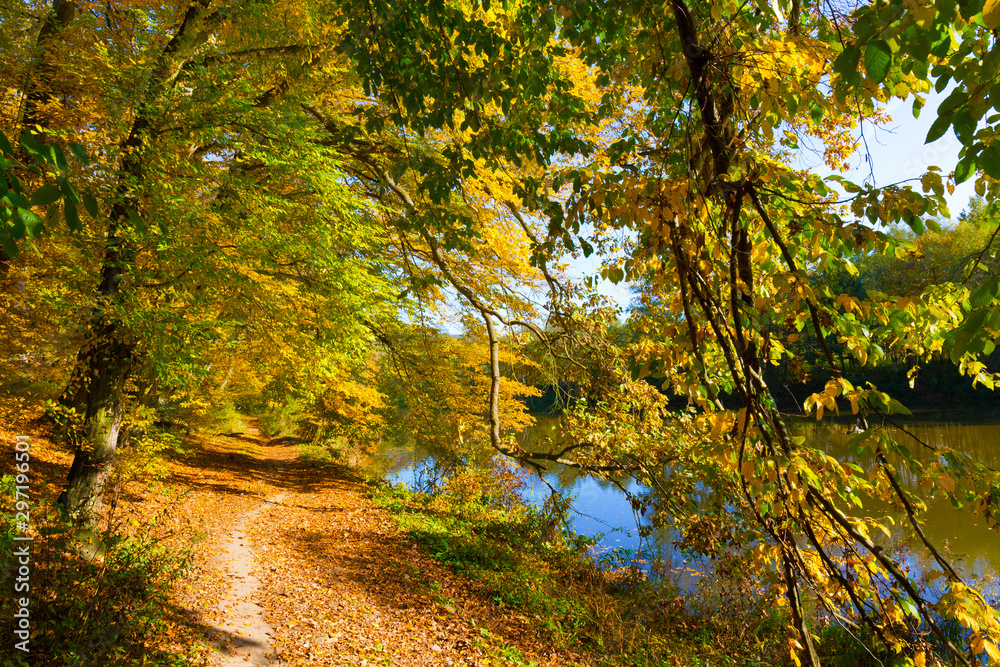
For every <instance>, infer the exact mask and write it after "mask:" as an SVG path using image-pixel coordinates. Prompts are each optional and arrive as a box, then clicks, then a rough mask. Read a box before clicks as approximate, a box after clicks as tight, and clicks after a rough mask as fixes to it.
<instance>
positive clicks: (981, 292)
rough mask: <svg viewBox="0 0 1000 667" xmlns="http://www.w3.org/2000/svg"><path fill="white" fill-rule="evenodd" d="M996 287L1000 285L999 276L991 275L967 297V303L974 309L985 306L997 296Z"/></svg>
mask: <svg viewBox="0 0 1000 667" xmlns="http://www.w3.org/2000/svg"><path fill="white" fill-rule="evenodd" d="M998 287H1000V276H993V277H992V278H990V279H989V280H987V281H986V282H984V283H983V284H982V285H980V286H979V287H977V288H976V291H975V292H973V293H972V296H970V297H969V305H970V306H972V307H973V308H976V309H978V308H985V307H986V306H988V305H989V303H990V302H991V301H993V299H995V298H996V297H997V291H998V289H997V288H998Z"/></svg>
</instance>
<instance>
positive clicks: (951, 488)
mask: <svg viewBox="0 0 1000 667" xmlns="http://www.w3.org/2000/svg"><path fill="white" fill-rule="evenodd" d="M938 486H940V487H941V488H942V489H944V490H945V491H947V492H948V493H954V492H955V478H954V477H952V476H951V475H949V474H948V473H946V472H943V473H941V474H940V475H938ZM977 653H978V651H977Z"/></svg>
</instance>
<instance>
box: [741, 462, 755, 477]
mask: <svg viewBox="0 0 1000 667" xmlns="http://www.w3.org/2000/svg"><path fill="white" fill-rule="evenodd" d="M740 474H741V475H743V477H744V478H746V479H752V478H753V461H744V462H743V466H742V467H741V468H740Z"/></svg>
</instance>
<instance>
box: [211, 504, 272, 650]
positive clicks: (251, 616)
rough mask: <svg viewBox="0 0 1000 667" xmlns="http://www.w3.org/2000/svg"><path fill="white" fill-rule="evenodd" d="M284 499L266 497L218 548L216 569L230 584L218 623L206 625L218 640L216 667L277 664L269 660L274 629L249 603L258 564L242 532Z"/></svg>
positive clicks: (255, 585)
mask: <svg viewBox="0 0 1000 667" xmlns="http://www.w3.org/2000/svg"><path fill="white" fill-rule="evenodd" d="M284 496H285V494H284V493H281V494H278V495H276V496H274V497H272V498H269V499H268V501H267V502H266V503H263V504H261V505H260V506H258V507H257V508H256V509H255V510H253V511H252V512H251V513H250V514H247V515H245V516H244V517H243V521H241V522H240V523H239V524H238V525H237V526H235V527H234V528H233V532H232V533H231V534H230V535H229V537H228V539H227V540H226V541H225V542H224V543H223V545H222V550H223V555H221V556H220V558H219V560H218V566H219V567H220V568H223V570H224V572H225V574H226V576H228V577H229V578H230V580H231V581H232V588H231V589H230V591H229V592H228V594H227V595H226V596H225V597H224V598H222V599H221V600H220V601H219V603H218V605H217V607H216V611H217V613H218V614H219V616H220V619H221V620H219V621H216V622H215V623H210V624H209V627H210V628H211V629H212V630H213V631H214V632H216V633H217V634H218V636H219V637H220V638H219V639H218V640H217V641H216V642H215V650H216V651H218V655H217V656H215V660H214V663H213V664H215V665H218V666H219V667H230V666H233V665H255V666H257V667H264V666H266V665H272V664H279V661H278V660H276V659H272V658H273V657H274V656H273V653H272V649H271V636H272V635H273V634H274V628H272V627H271V626H270V625H269V624H268V623H267V622H266V621H265V620H264V618H263V614H262V612H263V609H262V608H261V607H260V606H259V605H257V604H256V603H255V602H253V597H254V595H255V594H256V593H257V591H258V589H259V588H260V583H261V582H260V579H259V578H258V577H257V576H256V575H255V574H254V572H253V571H254V569H255V568H256V567H260V563H259V562H258V561H259V559H258V558H257V556H256V555H255V553H254V551H253V550H252V548H251V547H250V546H249V541H248V539H247V534H246V529H247V525H248V524H249V523H251V522H253V521H257V520H259V519H260V515H261V514H262V513H264V512H267V511H268V510H269V509H271V507H272V506H273V505H274V504H276V503H279V502H280V501H281V500H282V498H284Z"/></svg>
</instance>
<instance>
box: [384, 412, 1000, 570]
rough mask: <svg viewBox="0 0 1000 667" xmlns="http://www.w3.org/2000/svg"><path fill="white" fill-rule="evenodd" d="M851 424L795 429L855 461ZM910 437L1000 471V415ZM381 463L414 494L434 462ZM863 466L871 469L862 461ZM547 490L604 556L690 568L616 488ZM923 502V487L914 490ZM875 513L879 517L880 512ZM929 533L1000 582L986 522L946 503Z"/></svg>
mask: <svg viewBox="0 0 1000 667" xmlns="http://www.w3.org/2000/svg"><path fill="white" fill-rule="evenodd" d="M554 422H555V419H553V418H551V417H540V418H538V423H537V424H536V425H535V426H533V427H531V428H530V429H528V430H527V431H526V432H525V433H524V434H522V439H523V441H524V444H525V446H526V447H527V448H530V443H531V442H532V441H533V440H534V439H535V438H536V437H538V435H539V434H540V433H542V432H544V431H545V430H547V429H550V428H551V427H552V425H553V423H554ZM851 424H852V422H836V421H830V420H824V421H822V422H815V421H806V420H796V421H794V423H793V425H792V427H793V429H794V430H795V431H796V432H797V433H798V434H800V435H804V436H806V438H807V439H808V440H809V441H810V442H811V443H812V444H813V445H817V446H820V447H822V448H823V449H824V450H825V451H827V453H829V454H831V455H833V456H837V457H838V458H841V459H842V460H843V459H845V458H846V459H853V458H854V455H853V454H852V453H850V452H848V450H847V447H846V444H847V441H848V440H849V439H850V438H851V435H850V434H848V433H845V430H846V429H849V428H850V426H851ZM902 425H903V426H904V427H905V429H906V430H907V431H909V432H910V433H912V434H913V435H914V436H916V437H917V438H920V439H921V440H923V441H924V442H926V443H928V444H930V445H933V446H948V447H950V448H952V449H955V450H959V451H963V452H966V453H968V454H969V455H971V456H972V457H974V458H975V459H976V460H978V461H979V462H981V463H984V464H986V465H988V466H990V467H993V468H997V467H998V466H1000V415H993V416H984V415H968V414H959V413H934V414H925V415H917V416H915V417H914V418H912V419H909V420H907V421H906V422H905V423H904V424H902ZM897 434H898V435H897V437H899V438H901V439H900V442H904V443H913V442H915V441H913V440H912V438H910V437H909V436H907V435H905V434H901V433H898V432H897ZM907 446H908V447H909V448H910V449H911V451H913V452H914V454H915V455H916V456H918V457H921V458H924V459H925V460H927V459H931V458H933V457H934V456H935V455H934V454H933V453H932V452H930V451H926V450H924V448H923V447H921V446H918V445H915V444H914V445H913V446H911V445H910V444H907ZM380 455H381V456H383V457H385V458H387V459H388V462H387V463H388V473H387V477H388V479H389V481H392V482H394V483H403V484H406V485H407V486H409V487H411V488H412V487H415V486H416V485H417V484H418V483H419V476H420V470H421V466H422V465H423V464H425V463H426V462H427V459H428V455H427V453H426V452H422V451H420V449H419V447H417V446H416V445H415V443H413V441H412V439H402V440H397V441H395V442H391V443H387V445H386V446H385V447H383V450H382V451H381V452H380ZM857 462H858V463H859V464H864V463H866V462H864V461H857ZM545 480H546V481H547V482H548V484H551V485H552V486H553V487H556V488H558V489H561V490H568V491H569V492H570V493H571V494H572V497H573V505H572V511H571V513H570V527H571V528H572V529H573V530H574V531H575V532H577V533H579V534H582V535H586V536H588V537H594V538H597V545H596V546H597V552H598V553H599V554H604V555H605V557H607V555H608V554H609V553H613V552H614V550H615V549H616V548H617V549H619V551H620V550H621V549H626V550H632V551H635V550H638V549H640V548H652V549H654V550H658V551H660V552H662V553H663V554H664V555H665V557H667V558H668V559H671V558H672V559H674V561H675V563H674V565H675V567H683V564H680V563H678V562H677V554H676V552H675V551H674V550H673V548H672V546H671V543H672V538H671V536H670V535H668V534H657V533H654V534H653V535H652V536H651V537H650V538H648V539H649V540H651V541H652V544H649V543H648V542H644V540H643V539H642V538H640V536H639V532H638V530H637V526H638V525H641V524H642V521H641V519H640V518H639V517H636V516H635V515H634V513H633V511H632V507H631V505H630V504H629V502H628V500H627V499H626V497H625V495H624V494H623V493H622V492H621V490H620V489H619V488H618V487H617V486H615V485H614V484H612V483H610V482H607V481H604V480H600V479H595V478H594V477H590V476H586V475H581V474H579V473H578V472H577V471H575V470H573V469H567V468H563V467H561V466H555V467H553V468H552V469H551V470H550V472H549V473H547V474H546V475H545ZM617 481H618V482H619V483H621V484H622V485H623V486H624V487H625V488H626V489H628V491H629V492H630V493H635V494H641V493H642V492H644V489H643V488H642V487H641V486H639V485H638V484H637V483H636V482H635V481H632V480H630V479H628V478H621V479H619V480H617ZM910 490H911V491H914V492H916V493H918V494H921V495H922V493H921V492H920V490H919V489H918V488H916V487H912V486H911V488H910ZM527 494H528V496H529V499H530V500H531V501H532V502H535V503H538V504H541V503H542V502H544V500H545V499H546V498H547V497H548V495H549V488H548V486H547V485H546V484H545V483H543V482H542V481H541V480H540V479H539V478H538V477H537V476H536V475H532V476H531V477H530V478H529V489H528V492H527ZM869 511H872V512H877V511H878V508H877V507H876V506H873V507H871V508H869ZM924 531H925V533H926V534H927V536H928V537H929V538H930V539H931V540H932V542H933V543H934V544H935V545H937V546H938V547H939V548H942V549H944V550H945V552H946V553H948V554H950V556H951V558H952V559H953V560H954V561H955V562H956V563H957V564H958V566H959V568H960V569H961V570H963V571H964V572H967V573H969V574H974V575H976V576H980V577H984V578H989V579H993V578H994V577H995V576H996V573H998V572H1000V535H998V534H997V533H996V532H993V531H990V530H988V529H987V528H986V526H985V523H984V521H983V519H982V518H981V517H976V516H973V515H972V514H970V513H969V512H964V511H959V510H956V509H954V508H953V507H952V506H951V504H950V503H949V502H948V501H946V500H943V499H937V500H930V501H928V511H927V522H926V525H925V526H924ZM895 537H897V538H905V537H906V535H904V534H903V533H902V529H898V530H897V534H896V535H895ZM909 560H910V562H911V563H912V564H914V565H917V566H919V565H920V563H921V561H923V557H922V556H921V555H920V554H919V553H914V554H913V555H912V556H911V558H910V559H909Z"/></svg>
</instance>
